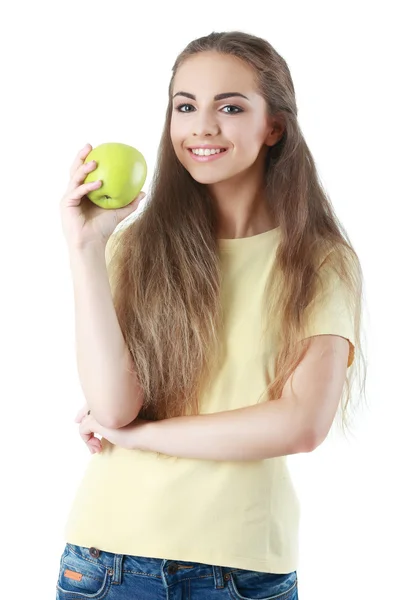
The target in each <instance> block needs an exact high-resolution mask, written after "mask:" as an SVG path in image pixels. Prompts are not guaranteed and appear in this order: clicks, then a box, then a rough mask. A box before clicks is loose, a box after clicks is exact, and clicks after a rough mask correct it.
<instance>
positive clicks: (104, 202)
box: [84, 142, 147, 208]
mask: <svg viewBox="0 0 400 600" xmlns="http://www.w3.org/2000/svg"><path fill="white" fill-rule="evenodd" d="M91 160H95V161H96V163H97V166H96V169H94V170H93V171H90V173H88V175H87V177H86V179H85V181H84V183H90V182H92V181H97V180H98V179H100V180H101V181H102V182H103V185H102V186H101V187H99V188H98V189H96V190H92V191H90V192H89V193H88V194H87V196H88V198H89V200H91V201H92V202H93V203H94V204H97V206H100V208H122V207H123V206H126V205H127V204H129V203H130V202H132V201H133V200H134V199H135V198H136V197H137V196H138V195H139V193H140V191H141V189H142V186H143V184H144V182H145V181H146V176H147V164H146V161H145V159H144V157H143V155H142V154H141V153H140V152H139V150H136V148H133V147H132V146H128V145H127V144H118V143H112V142H110V143H107V144H100V146H96V148H93V150H92V151H91V152H89V154H88V155H87V157H86V158H85V163H88V162H90V161H91Z"/></svg>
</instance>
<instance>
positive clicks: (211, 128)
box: [193, 112, 219, 137]
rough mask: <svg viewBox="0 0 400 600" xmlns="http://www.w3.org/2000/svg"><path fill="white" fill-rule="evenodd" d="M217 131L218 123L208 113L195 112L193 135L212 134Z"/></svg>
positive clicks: (215, 133)
mask: <svg viewBox="0 0 400 600" xmlns="http://www.w3.org/2000/svg"><path fill="white" fill-rule="evenodd" d="M218 133H219V125H218V123H217V121H216V120H215V118H214V117H213V116H212V115H210V114H209V113H202V114H200V112H198V113H197V118H196V120H195V123H194V127H193V135H194V136H197V137H205V136H210V135H211V136H214V135H217V134H218Z"/></svg>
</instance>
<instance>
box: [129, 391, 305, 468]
mask: <svg viewBox="0 0 400 600" xmlns="http://www.w3.org/2000/svg"><path fill="white" fill-rule="evenodd" d="M132 442H133V444H134V446H133V447H137V448H139V449H140V450H148V451H153V452H160V453H162V454H167V455H169V456H176V457H180V458H197V459H204V460H221V461H222V460H228V461H230V460H232V461H238V460H239V461H243V460H261V459H266V458H274V457H277V456H287V455H289V454H296V453H298V452H307V451H310V450H312V449H313V445H312V444H313V436H312V435H311V434H309V433H308V432H307V428H306V426H305V424H304V416H302V415H301V413H300V411H299V409H298V408H297V406H296V404H294V403H292V402H291V401H289V400H283V399H280V400H277V401H273V402H263V403H261V404H256V405H254V406H249V407H246V408H241V409H237V410H231V411H225V412H220V413H215V414H207V415H197V416H189V417H176V418H171V419H165V420H162V421H157V422H148V423H145V424H144V425H143V427H142V428H141V429H136V428H135V427H133V428H132Z"/></svg>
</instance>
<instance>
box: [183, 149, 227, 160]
mask: <svg viewBox="0 0 400 600" xmlns="http://www.w3.org/2000/svg"><path fill="white" fill-rule="evenodd" d="M188 152H189V154H190V156H191V157H192V159H193V160H195V161H196V162H212V161H215V160H219V159H220V158H223V157H224V155H225V154H227V152H228V148H215V149H214V148H213V149H211V148H206V149H202V150H199V149H197V148H195V149H194V150H193V149H192V148H188Z"/></svg>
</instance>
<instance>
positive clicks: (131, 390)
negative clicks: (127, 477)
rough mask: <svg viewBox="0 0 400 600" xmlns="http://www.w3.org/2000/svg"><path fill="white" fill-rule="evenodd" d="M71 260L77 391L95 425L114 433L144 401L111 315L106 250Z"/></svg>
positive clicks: (75, 253)
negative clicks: (113, 428) (81, 393)
mask: <svg viewBox="0 0 400 600" xmlns="http://www.w3.org/2000/svg"><path fill="white" fill-rule="evenodd" d="M69 257H70V265H71V272H72V281H73V289H74V306H75V339H76V358H77V367H78V373H79V378H80V382H81V386H82V389H83V392H84V395H85V397H86V400H87V402H88V405H89V406H90V408H91V410H92V411H93V413H94V415H95V417H96V419H97V421H98V422H99V423H101V424H102V425H104V426H106V427H118V426H120V424H121V423H122V424H125V423H129V422H131V421H132V420H133V419H134V418H135V417H136V416H137V414H138V413H139V410H140V408H141V403H142V396H141V388H140V385H139V383H138V381H137V377H136V373H135V369H134V365H133V361H132V357H131V354H130V352H129V351H128V348H127V346H126V343H125V340H124V337H123V335H122V331H121V328H120V325H119V322H118V319H117V315H116V312H115V308H114V304H113V299H112V294H111V288H110V283H109V280H108V273H107V266H106V260H105V248H104V246H100V245H99V246H97V245H96V246H94V245H93V246H89V247H86V248H84V249H76V248H73V249H70V252H69Z"/></svg>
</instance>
